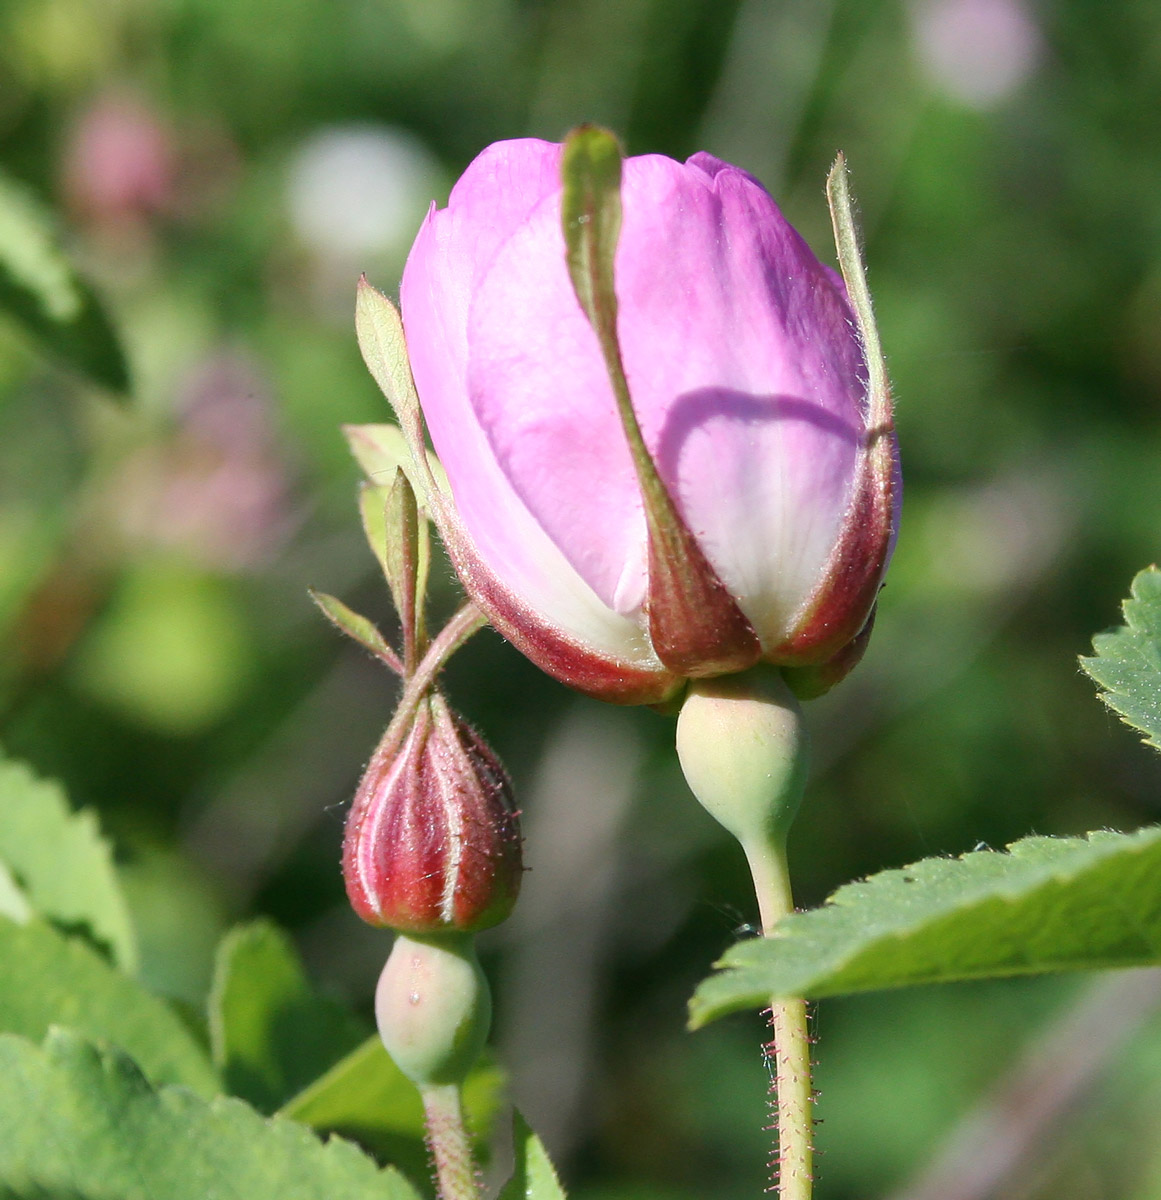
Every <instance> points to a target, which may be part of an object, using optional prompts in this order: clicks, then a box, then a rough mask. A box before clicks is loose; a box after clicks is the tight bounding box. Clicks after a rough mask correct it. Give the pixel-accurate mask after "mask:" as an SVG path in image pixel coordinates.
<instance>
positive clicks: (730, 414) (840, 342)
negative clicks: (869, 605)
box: [468, 155, 863, 643]
mask: <svg viewBox="0 0 1161 1200" xmlns="http://www.w3.org/2000/svg"><path fill="white" fill-rule="evenodd" d="M623 196H624V223H623V228H622V235H621V242H620V245H619V248H618V253H617V262H616V275H617V278H616V286H617V295H618V301H619V311H620V317H619V331H620V337H621V345H622V351H623V355H624V360H625V365H626V373H627V375H628V378H629V385H630V390H631V392H632V396H633V402H634V406H635V409H636V411H637V414H638V419H639V420H640V422H641V425H642V428H643V430H644V433H645V437H646V441H647V443H648V445H649V447H650V450H651V452H652V453H653V455H654V457H655V459H656V461H657V463H658V466H659V469H660V470H661V473H662V477H663V478H664V479H665V480H666V483H667V485H668V486H669V487H670V490H671V493H672V494H673V495H674V498H675V500H676V501H677V504H678V506H679V508H680V509H681V510H682V512H683V514H684V516H685V519H686V521H687V523H688V524H689V525H690V528H691V529H692V531H693V532H694V534H695V536H697V537H698V539H699V541H700V542H701V544H702V546H703V549H704V550H705V552H706V555H707V557H708V558H709V560H710V562H711V564H712V565H713V567H714V568H715V570H716V571H717V572H718V573H719V575H720V576H721V578H722V579H723V581H724V582H725V584H726V586H727V587H728V588H729V589H730V591H731V592H732V593H733V594H734V595H735V597H736V598H737V600H738V602H739V604H740V606H741V608H742V609H743V611H744V612H745V613H746V615H747V617H749V618H750V620H751V621H752V622H753V623H754V625H755V627H756V628H757V630H758V633H759V635H760V637H761V638H762V640H763V642H764V643H773V642H777V641H778V640H779V639H780V637H781V636H782V634H783V633H784V631H785V628H786V624H787V622H788V620H789V618H790V616H791V614H792V613H793V612H794V611H795V609H796V608H798V607H799V606H800V605H801V604H802V603H803V602H804V601H805V599H806V598H807V597H808V596H809V595H810V594H811V592H812V590H813V588H814V587H815V585H816V584H817V582H818V578H819V575H820V572H821V571H822V570H823V568H824V567H825V564H826V561H827V558H828V556H829V553H830V550H831V547H832V544H833V541H834V538H835V536H836V533H837V531H838V528H839V525H840V523H841V520H842V516H843V513H844V512H845V509H846V506H847V500H848V492H849V487H850V482H851V479H852V478H853V476H854V473H855V472H854V468H855V462H856V458H857V454H858V438H859V435H860V434H861V431H862V428H863V388H862V384H861V382H860V380H861V377H862V358H861V353H860V350H859V347H858V344H857V342H856V340H855V336H854V333H853V331H852V329H851V326H850V313H849V311H848V309H847V306H846V304H845V301H844V299H843V297H842V296H841V294H840V293H839V291H838V290H837V289H836V287H835V285H834V283H833V282H832V280H831V278H830V277H829V276H828V274H827V272H826V271H825V270H824V268H823V267H822V266H821V265H820V264H819V263H818V262H817V260H816V259H815V258H814V257H813V255H811V253H810V251H809V250H808V249H807V248H806V246H805V244H804V243H803V242H802V241H801V239H800V238H799V237H798V235H797V234H796V233H794V231H793V230H792V229H791V228H790V226H789V225H787V223H786V222H785V220H784V219H783V217H782V216H781V214H780V213H779V212H778V210H777V208H776V206H775V205H774V203H773V201H772V200H771V199H770V198H769V196H768V195H767V194H766V193H765V192H764V191H763V190H762V189H761V188H760V187H759V186H758V185H757V184H756V183H755V182H754V181H753V180H752V179H751V178H750V177H749V176H746V175H745V174H743V173H742V172H740V171H736V170H734V169H733V168H726V167H724V166H723V165H722V164H719V163H717V162H716V160H713V159H710V158H709V157H708V156H704V155H700V156H698V157H697V158H696V159H695V160H693V161H692V162H691V163H690V164H687V165H682V164H678V163H675V162H673V161H671V160H669V159H665V158H661V157H646V158H638V159H630V160H628V161H627V162H626V164H625V173H624V188H623ZM559 221H560V217H559V200H558V198H557V197H556V196H555V195H550V196H548V197H546V198H545V199H544V200H542V201H541V203H540V204H539V205H538V206H537V207H536V208H535V210H534V211H533V212H532V213H531V215H530V216H529V218H528V220H527V222H526V223H525V224H524V225H523V226H522V227H521V228H520V229H519V230H517V231H516V232H515V233H514V234H513V236H512V237H511V238H510V239H509V240H508V241H507V242H506V243H505V244H504V245H503V246H501V247H500V248H499V250H498V252H497V254H496V256H495V258H494V260H493V262H492V263H491V266H490V268H489V269H488V270H487V271H486V272H485V274H484V275H483V277H482V280H481V281H480V283H479V286H478V290H477V294H476V297H475V300H474V303H473V305H472V308H471V314H470V320H469V332H468V340H469V351H470V356H469V367H468V384H469V389H470V392H471V399H472V404H473V406H474V408H475V411H476V414H477V416H478V418H479V422H480V425H481V426H482V428H483V431H484V433H485V434H486V436H487V438H488V440H489V441H490V443H491V445H492V447H493V448H494V450H495V454H496V458H497V460H498V461H499V464H500V466H501V468H502V469H503V471H504V473H505V474H506V475H507V476H508V478H509V479H510V481H511V483H512V485H513V487H514V489H515V491H516V492H517V493H518V494H519V496H520V497H521V499H522V500H523V501H524V503H525V504H526V505H527V507H528V509H529V510H530V511H531V513H532V514H533V515H534V517H535V518H536V519H537V521H538V522H539V523H540V524H541V526H543V528H544V529H545V530H546V531H547V533H548V534H549V536H550V537H551V539H552V540H553V541H554V542H555V543H556V545H557V546H559V547H560V549H561V551H562V552H563V554H564V555H565V557H566V558H567V559H568V561H569V562H570V563H571V564H572V566H573V567H574V568H575V569H576V570H577V571H578V572H579V573H580V575H581V576H582V577H583V578H584V579H585V580H586V581H587V582H588V583H589V584H590V586H591V587H592V588H593V589H594V591H595V592H596V593H597V594H598V595H599V596H600V597H601V598H602V600H604V601H605V603H606V604H608V605H610V606H612V607H615V608H616V609H617V610H618V611H620V612H632V611H633V609H634V608H635V607H636V606H637V605H639V604H640V603H641V601H642V599H643V597H644V589H645V571H644V542H645V529H644V521H643V517H642V514H641V505H640V498H639V494H638V490H637V484H636V479H635V476H634V474H633V470H632V464H631V461H630V459H629V455H628V451H627V448H626V447H625V443H624V437H623V434H622V432H621V428H620V423H619V420H618V418H617V415H616V411H615V407H614V402H613V397H612V392H611V388H610V386H609V384H608V381H607V377H606V374H605V368H604V364H603V361H602V360H601V357H600V353H599V349H598V347H597V344H596V339H595V336H594V335H593V333H592V331H591V329H590V328H589V327H588V323H587V321H586V319H585V317H584V315H583V313H582V312H581V311H580V308H579V306H578V305H577V302H576V300H575V297H574V296H573V294H572V289H571V285H570V283H569V280H568V275H567V270H566V268H565V264H564V246H563V237H562V235H561V233H560V229H559Z"/></svg>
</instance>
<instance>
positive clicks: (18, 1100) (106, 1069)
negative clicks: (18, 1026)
mask: <svg viewBox="0 0 1161 1200" xmlns="http://www.w3.org/2000/svg"><path fill="white" fill-rule="evenodd" d="M0 1128H3V1130H4V1137H3V1138H0V1194H4V1195H9V1196H38V1197H41V1196H62V1197H63V1196H68V1197H70V1198H73V1200H110V1198H112V1197H116V1200H157V1198H158V1197H164V1198H165V1200H206V1197H208V1196H213V1197H215V1200H320V1197H325V1198H326V1200H416V1193H415V1191H414V1190H413V1189H412V1188H411V1186H410V1185H409V1184H408V1183H407V1181H406V1180H405V1179H404V1178H403V1177H402V1176H401V1175H400V1174H399V1173H398V1172H397V1171H395V1170H393V1169H390V1168H389V1169H387V1170H380V1169H379V1168H378V1167H377V1166H376V1164H375V1163H374V1162H373V1161H372V1160H371V1159H369V1158H368V1157H367V1156H366V1155H364V1154H363V1153H361V1152H360V1151H359V1149H358V1148H357V1147H355V1146H352V1145H350V1144H349V1143H347V1142H343V1141H341V1140H338V1139H332V1140H331V1141H330V1142H327V1143H326V1144H323V1143H321V1142H319V1141H318V1140H317V1139H316V1138H315V1136H314V1135H313V1134H312V1133H311V1132H310V1131H309V1130H307V1129H304V1128H303V1127H302V1126H300V1125H296V1124H294V1123H293V1122H291V1121H283V1120H278V1119H273V1120H271V1119H268V1118H265V1117H262V1116H261V1115H260V1114H259V1113H256V1112H255V1111H254V1110H253V1109H251V1108H249V1107H248V1106H247V1105H246V1104H244V1103H243V1102H242V1101H240V1100H235V1099H232V1098H227V1097H218V1098H217V1099H215V1100H213V1101H210V1102H207V1101H206V1100H204V1099H202V1098H201V1097H199V1096H196V1095H194V1094H193V1093H192V1092H189V1091H187V1090H185V1089H184V1088H172V1087H166V1088H161V1089H158V1090H155V1089H154V1087H153V1086H151V1085H150V1083H149V1082H148V1081H147V1080H146V1079H145V1078H144V1077H143V1076H142V1074H141V1072H140V1070H139V1069H138V1068H137V1066H136V1064H135V1063H134V1062H133V1061H132V1060H131V1059H130V1058H128V1057H127V1056H125V1055H124V1054H122V1053H120V1052H118V1051H116V1050H112V1049H98V1048H97V1047H94V1046H92V1045H90V1044H88V1043H87V1042H85V1041H83V1040H82V1039H81V1038H79V1037H78V1036H77V1035H76V1034H74V1033H72V1032H71V1031H65V1030H57V1031H54V1032H53V1033H52V1034H50V1036H49V1037H48V1038H47V1039H46V1041H45V1044H44V1047H43V1049H41V1048H38V1047H37V1046H34V1045H33V1044H31V1043H30V1042H27V1041H24V1040H23V1039H21V1038H16V1037H0Z"/></svg>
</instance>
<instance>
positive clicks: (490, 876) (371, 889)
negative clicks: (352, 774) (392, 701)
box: [343, 694, 523, 935]
mask: <svg viewBox="0 0 1161 1200" xmlns="http://www.w3.org/2000/svg"><path fill="white" fill-rule="evenodd" d="M522 872H523V866H522V859H521V840H520V823H519V815H518V813H517V811H516V809H515V808H514V807H513V804H512V792H511V785H510V784H509V782H508V776H507V774H506V772H505V771H504V768H503V767H502V766H501V765H500V762H499V760H498V759H497V758H496V756H495V754H493V753H492V751H491V749H490V748H489V747H488V746H487V744H486V743H485V742H484V741H483V739H482V738H480V736H479V735H478V734H477V733H476V732H475V731H474V730H473V729H472V728H471V727H470V726H469V725H468V724H467V723H466V722H465V721H463V720H462V718H460V717H459V716H458V715H456V714H455V713H453V712H452V711H451V709H449V708H448V706H447V704H446V703H445V701H444V699H443V697H442V696H440V695H438V694H432V695H430V696H428V697H427V698H426V699H425V700H423V701H422V702H421V703H420V705H419V707H418V709H417V710H416V712H415V716H414V718H413V720H412V722H411V725H410V727H409V728H408V729H407V730H406V731H405V732H404V733H403V735H402V737H401V738H397V737H395V736H394V735H393V733H392V730H390V729H389V730H388V734H387V736H386V737H385V739H384V742H383V743H382V744H381V745H380V746H379V749H378V750H377V751H376V752H375V756H374V757H373V758H372V759H371V763H370V765H369V766H368V767H367V771H366V773H365V774H364V776H363V779H362V782H361V783H360V784H359V790H358V792H357V793H356V795H355V802H354V805H353V806H352V808H351V812H350V815H349V816H348V818H347V829H346V835H345V837H344V840H343V877H344V879H345V880H346V885H347V895H348V897H349V898H350V901H351V906H352V907H353V908H354V910H355V911H356V912H357V913H358V914H359V916H361V917H362V918H363V920H365V921H368V922H369V923H370V924H372V925H385V926H389V927H390V928H392V929H395V930H398V931H399V932H401V933H408V934H415V935H422V934H432V933H441V932H448V931H462V932H474V931H476V930H480V929H487V928H488V927H489V926H491V925H496V924H498V923H499V922H500V921H502V920H504V918H505V917H507V916H508V914H509V913H510V912H511V911H512V906H513V905H514V904H515V903H516V896H517V894H518V893H519V891H520V879H521V875H522Z"/></svg>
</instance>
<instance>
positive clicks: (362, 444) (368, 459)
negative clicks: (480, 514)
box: [343, 425, 451, 516]
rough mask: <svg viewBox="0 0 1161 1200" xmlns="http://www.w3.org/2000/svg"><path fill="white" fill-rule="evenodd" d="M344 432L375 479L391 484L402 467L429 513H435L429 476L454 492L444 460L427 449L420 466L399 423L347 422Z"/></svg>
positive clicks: (445, 491)
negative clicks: (441, 460) (351, 423)
mask: <svg viewBox="0 0 1161 1200" xmlns="http://www.w3.org/2000/svg"><path fill="white" fill-rule="evenodd" d="M343 436H344V437H346V439H347V445H348V446H349V447H350V450H351V454H352V455H353V456H354V458H355V461H356V462H357V463H358V464H359V466H360V467H362V469H363V474H364V475H366V477H367V479H368V480H369V481H370V482H371V483H378V484H384V485H386V484H389V483H390V482H391V480H393V479H394V478H395V472H396V471H397V470H402V471H403V473H404V474H405V475H406V476H407V478H408V479H409V480H410V482H411V486H412V487H413V488H414V489H415V495H416V499H417V500H418V502H419V506H420V508H422V509H423V511H424V512H425V513H427V515H428V516H432V515H433V512H432V497H431V495H430V494H429V486H428V483H429V476H430V479H431V482H433V483H434V484H435V487H436V488H437V489H438V490H439V491H440V492H441V493H442V494H443V495H445V496H446V495H450V494H451V489H450V488H449V486H448V482H447V474H446V473H445V472H444V469H443V464H442V463H441V462H440V461H439V459H438V458H436V456H435V455H434V454H433V453H432V452H431V451H430V450H427V451H425V452H424V463H425V466H421V467H417V464H416V462H415V459H414V458H413V457H412V454H411V451H410V449H409V448H408V445H407V438H406V436H405V435H404V433H403V430H402V429H400V428H399V426H398V425H344V426H343Z"/></svg>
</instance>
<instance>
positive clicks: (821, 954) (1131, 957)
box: [690, 828, 1161, 1027]
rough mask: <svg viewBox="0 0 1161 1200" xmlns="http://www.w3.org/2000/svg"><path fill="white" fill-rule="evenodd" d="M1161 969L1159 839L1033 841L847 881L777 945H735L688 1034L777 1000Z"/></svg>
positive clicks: (1117, 836) (693, 1006)
mask: <svg viewBox="0 0 1161 1200" xmlns="http://www.w3.org/2000/svg"><path fill="white" fill-rule="evenodd" d="M1158 962H1161V828H1149V829H1143V830H1140V831H1138V832H1137V833H1130V834H1124V833H1092V834H1089V836H1088V837H1087V838H1046V837H1030V838H1024V839H1023V840H1021V841H1019V842H1014V843H1013V844H1012V845H1011V846H1009V847H1008V849H1007V851H1006V852H999V851H993V850H987V851H979V852H975V853H972V854H965V855H963V857H961V858H928V859H924V860H923V861H921V862H917V863H914V864H913V865H912V866H909V867H904V868H903V869H902V870H892V871H883V872H881V873H880V874H878V875H873V876H872V877H871V878H870V879H867V880H865V881H863V882H861V883H852V884H848V885H847V886H846V887H842V888H839V890H838V891H837V892H835V894H834V895H833V896H832V897H831V898H830V899H829V900H828V901H827V903H826V904H825V905H824V906H823V907H822V908H818V909H814V910H812V911H809V912H804V913H796V914H794V915H792V916H789V917H787V918H786V919H785V920H784V921H782V922H781V923H780V924H779V926H778V934H777V936H775V937H769V938H756V939H754V940H752V941H747V942H741V943H739V944H738V945H736V946H734V947H732V948H731V949H730V950H729V951H727V953H726V954H725V956H724V957H723V958H722V960H721V961H720V962H719V963H718V964H717V966H718V967H719V968H720V972H719V973H718V974H716V975H713V976H711V977H710V978H709V979H707V980H705V981H704V982H703V983H702V984H701V986H700V987H699V988H698V989H697V991H696V993H695V994H694V997H693V1000H692V1001H691V1003H690V1013H691V1018H690V1020H691V1024H692V1025H693V1026H694V1027H697V1026H700V1025H704V1024H706V1022H708V1021H712V1020H714V1019H715V1018H716V1017H720V1016H722V1015H723V1014H725V1013H728V1012H733V1011H735V1010H737V1009H742V1008H765V1007H766V1006H767V1005H768V1004H769V1003H770V998H771V997H772V996H780V997H789V996H806V997H821V996H837V995H842V994H845V993H849V992H865V991H873V990H877V989H881V988H894V987H904V986H907V985H910V984H924V983H945V982H952V981H955V980H965V979H988V978H995V977H999V976H1010V975H1032V974H1040V973H1044V972H1049V971H1069V970H1092V969H1096V968H1106V967H1139V966H1150V965H1153V964H1155V963H1158Z"/></svg>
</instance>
